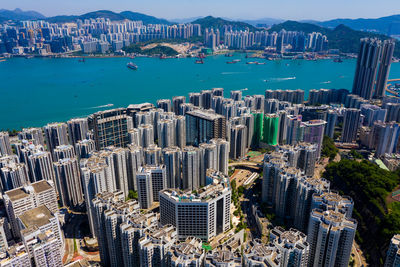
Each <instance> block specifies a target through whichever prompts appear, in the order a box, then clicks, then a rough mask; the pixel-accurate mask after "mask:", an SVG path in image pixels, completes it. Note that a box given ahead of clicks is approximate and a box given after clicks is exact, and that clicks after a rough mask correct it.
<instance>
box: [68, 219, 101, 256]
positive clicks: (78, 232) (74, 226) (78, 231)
mask: <svg viewBox="0 0 400 267" xmlns="http://www.w3.org/2000/svg"><path fill="white" fill-rule="evenodd" d="M68 216H69V217H70V218H71V219H68V220H67V222H66V223H65V225H64V229H63V230H64V235H65V253H64V258H63V262H64V264H66V263H70V262H71V261H72V260H73V259H74V258H75V257H77V256H82V257H83V258H84V259H86V260H88V261H91V262H100V257H99V254H98V253H95V254H89V253H87V252H86V251H84V250H83V249H82V247H81V244H83V238H84V236H83V233H82V227H81V226H82V224H83V223H85V222H87V219H86V215H85V214H84V213H78V212H74V213H73V214H72V213H70V214H69V215H68ZM74 241H75V242H76V245H77V251H76V252H75V251H74Z"/></svg>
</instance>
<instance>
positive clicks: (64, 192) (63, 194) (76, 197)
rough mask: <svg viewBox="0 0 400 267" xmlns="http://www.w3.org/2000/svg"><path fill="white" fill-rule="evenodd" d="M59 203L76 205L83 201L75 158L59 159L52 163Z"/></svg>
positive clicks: (68, 205) (69, 205)
mask: <svg viewBox="0 0 400 267" xmlns="http://www.w3.org/2000/svg"><path fill="white" fill-rule="evenodd" d="M54 170H55V174H56V185H57V191H58V195H59V197H60V203H61V205H62V206H64V207H78V206H79V205H81V204H82V203H83V200H84V199H83V192H82V184H81V179H80V171H79V164H78V161H77V160H76V159H75V158H65V159H60V160H59V161H58V162H55V163H54Z"/></svg>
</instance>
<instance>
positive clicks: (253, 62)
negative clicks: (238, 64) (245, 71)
mask: <svg viewBox="0 0 400 267" xmlns="http://www.w3.org/2000/svg"><path fill="white" fill-rule="evenodd" d="M257 63H258V62H256V61H248V62H246V64H257Z"/></svg>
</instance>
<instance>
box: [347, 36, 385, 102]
mask: <svg viewBox="0 0 400 267" xmlns="http://www.w3.org/2000/svg"><path fill="white" fill-rule="evenodd" d="M360 42H361V44H360V50H359V52H358V57H357V67H356V73H355V75H354V82H353V91H352V93H353V94H355V95H359V96H361V97H362V98H364V99H368V100H369V99H371V98H372V95H373V90H374V88H375V82H376V73H377V70H378V64H379V59H380V55H381V50H382V42H381V41H380V40H378V39H369V38H364V39H361V40H360Z"/></svg>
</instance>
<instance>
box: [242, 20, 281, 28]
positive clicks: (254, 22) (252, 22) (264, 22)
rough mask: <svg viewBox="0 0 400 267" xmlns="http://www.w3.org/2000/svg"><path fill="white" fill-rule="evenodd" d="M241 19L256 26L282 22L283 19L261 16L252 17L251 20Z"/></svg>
mask: <svg viewBox="0 0 400 267" xmlns="http://www.w3.org/2000/svg"><path fill="white" fill-rule="evenodd" d="M241 21H242V22H245V23H248V24H251V25H253V26H256V27H257V25H258V24H266V25H274V24H278V23H282V22H284V21H285V20H283V19H273V18H261V19H253V20H241Z"/></svg>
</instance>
